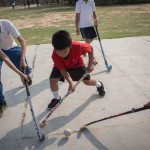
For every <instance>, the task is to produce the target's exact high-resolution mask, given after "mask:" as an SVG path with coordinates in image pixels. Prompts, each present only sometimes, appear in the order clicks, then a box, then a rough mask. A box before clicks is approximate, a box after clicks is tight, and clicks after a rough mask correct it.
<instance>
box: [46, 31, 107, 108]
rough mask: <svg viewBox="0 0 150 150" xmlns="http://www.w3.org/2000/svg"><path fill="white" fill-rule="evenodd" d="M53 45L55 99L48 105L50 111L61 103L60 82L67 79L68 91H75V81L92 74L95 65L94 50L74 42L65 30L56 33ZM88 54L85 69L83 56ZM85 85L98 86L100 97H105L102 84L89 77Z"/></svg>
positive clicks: (51, 84) (52, 88) (52, 84)
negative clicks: (84, 75) (85, 74)
mask: <svg viewBox="0 0 150 150" xmlns="http://www.w3.org/2000/svg"><path fill="white" fill-rule="evenodd" d="M52 45H53V47H54V51H53V54H52V59H53V62H54V67H53V70H52V72H51V75H50V88H51V91H52V93H53V96H54V98H53V99H52V101H51V103H50V104H49V105H48V109H52V108H53V107H55V106H56V105H57V103H58V102H59V101H60V99H61V97H60V96H59V93H58V81H59V80H61V81H63V79H66V80H67V81H68V83H69V87H68V91H72V92H73V91H74V90H75V86H74V84H73V81H78V80H79V79H80V78H81V77H82V76H83V74H84V73H85V72H88V73H90V72H92V71H93V70H94V65H93V49H92V46H90V45H89V44H86V43H81V42H76V41H72V39H71V37H70V34H69V33H68V32H66V31H64V30H60V31H58V32H56V33H55V34H54V35H53V37H52ZM85 53H88V56H89V62H88V66H87V67H85V65H84V61H83V58H82V55H84V54H85ZM83 83H84V84H85V85H89V86H96V87H97V91H98V92H99V95H100V97H103V96H104V95H105V91H104V86H103V84H102V83H101V82H99V81H96V80H95V79H92V78H90V75H87V76H86V77H85V78H84V79H83Z"/></svg>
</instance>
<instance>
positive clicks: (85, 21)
mask: <svg viewBox="0 0 150 150" xmlns="http://www.w3.org/2000/svg"><path fill="white" fill-rule="evenodd" d="M94 11H96V8H95V2H94V0H88V1H87V3H86V2H85V1H83V0H78V1H77V2H76V7H75V12H76V13H80V21H79V27H80V28H85V27H90V26H93V12H94Z"/></svg>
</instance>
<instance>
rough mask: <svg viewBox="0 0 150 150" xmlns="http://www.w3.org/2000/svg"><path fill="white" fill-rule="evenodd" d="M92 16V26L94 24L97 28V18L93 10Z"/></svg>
mask: <svg viewBox="0 0 150 150" xmlns="http://www.w3.org/2000/svg"><path fill="white" fill-rule="evenodd" d="M93 18H94V26H95V28H97V27H98V18H97V15H96V12H95V11H94V12H93Z"/></svg>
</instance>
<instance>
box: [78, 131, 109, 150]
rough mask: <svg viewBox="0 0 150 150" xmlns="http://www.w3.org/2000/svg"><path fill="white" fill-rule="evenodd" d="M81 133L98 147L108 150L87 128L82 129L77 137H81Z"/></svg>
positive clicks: (101, 149)
mask: <svg viewBox="0 0 150 150" xmlns="http://www.w3.org/2000/svg"><path fill="white" fill-rule="evenodd" d="M81 135H84V136H85V137H86V138H87V139H88V140H89V142H91V144H92V145H93V146H94V147H95V148H96V149H100V150H108V148H107V147H105V146H104V145H103V144H102V143H101V142H100V141H99V140H98V139H97V138H96V137H95V136H94V135H93V134H92V133H91V132H90V131H89V130H88V129H87V128H85V129H83V130H80V131H79V132H78V133H77V138H78V139H79V138H80V137H81Z"/></svg>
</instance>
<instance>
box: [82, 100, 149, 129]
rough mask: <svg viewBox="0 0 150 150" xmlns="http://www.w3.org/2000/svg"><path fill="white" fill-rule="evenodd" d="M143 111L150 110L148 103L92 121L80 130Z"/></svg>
mask: <svg viewBox="0 0 150 150" xmlns="http://www.w3.org/2000/svg"><path fill="white" fill-rule="evenodd" d="M145 109H150V102H149V103H147V104H145V105H144V106H143V107H140V108H136V109H135V108H132V110H130V111H126V112H123V113H120V114H118V115H114V116H110V117H105V118H103V119H99V120H96V121H92V122H90V123H87V124H86V125H84V126H82V127H81V128H80V129H81V130H82V129H84V128H86V127H87V126H89V125H91V124H94V123H97V122H100V121H104V120H107V119H111V118H115V117H119V116H123V115H127V114H131V113H135V112H138V111H143V110H145Z"/></svg>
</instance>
